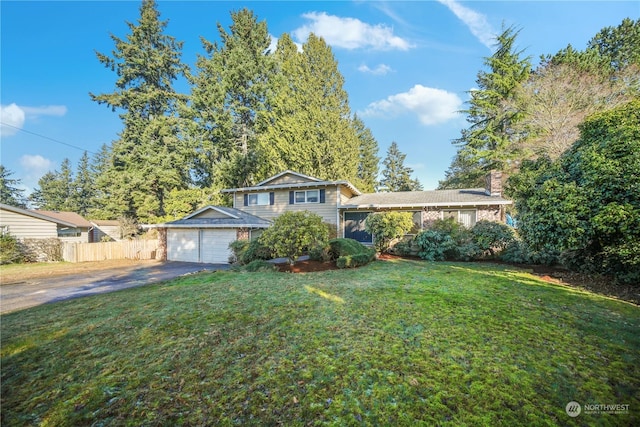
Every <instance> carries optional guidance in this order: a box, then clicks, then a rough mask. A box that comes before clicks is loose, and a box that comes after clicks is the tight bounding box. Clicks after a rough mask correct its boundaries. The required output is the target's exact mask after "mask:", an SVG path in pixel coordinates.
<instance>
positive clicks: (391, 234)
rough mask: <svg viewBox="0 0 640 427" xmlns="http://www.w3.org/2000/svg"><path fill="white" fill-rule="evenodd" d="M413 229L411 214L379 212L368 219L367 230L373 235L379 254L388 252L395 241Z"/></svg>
mask: <svg viewBox="0 0 640 427" xmlns="http://www.w3.org/2000/svg"><path fill="white" fill-rule="evenodd" d="M412 228H413V215H412V214H411V213H410V212H378V213H373V214H371V215H369V216H368V217H367V220H366V221H365V229H366V230H367V232H368V233H371V235H373V241H374V245H375V248H376V251H378V252H381V253H382V252H386V251H387V250H388V249H389V247H390V246H391V243H392V242H393V240H395V239H399V238H400V237H402V236H404V235H405V234H407V233H408V232H409V231H411V229H412Z"/></svg>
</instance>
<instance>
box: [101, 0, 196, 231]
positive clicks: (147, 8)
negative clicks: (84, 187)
mask: <svg viewBox="0 0 640 427" xmlns="http://www.w3.org/2000/svg"><path fill="white" fill-rule="evenodd" d="M127 24H128V26H129V30H130V34H129V35H128V36H127V37H126V39H124V40H123V39H120V38H118V37H116V36H114V35H112V36H111V38H112V39H113V41H114V42H115V50H114V51H113V52H112V55H113V56H112V57H110V56H107V55H104V54H101V53H97V56H98V60H99V61H100V62H101V63H102V64H104V65H105V67H107V68H109V69H111V70H112V71H115V72H116V74H117V76H118V79H117V80H116V89H115V91H114V92H113V93H107V94H100V95H95V94H91V98H92V99H93V100H94V101H96V102H98V103H99V104H106V105H108V106H109V107H111V108H112V110H114V111H115V110H116V109H121V110H123V113H122V114H121V115H120V117H121V119H122V121H123V126H124V129H123V131H122V133H121V134H120V137H119V139H118V140H116V141H114V142H113V143H112V146H111V153H110V156H109V157H110V163H109V164H108V165H107V166H106V167H105V170H104V171H103V175H102V176H101V177H100V179H101V181H102V188H108V189H109V190H108V193H106V194H102V196H103V197H105V196H106V197H108V199H107V200H104V201H103V203H102V209H104V210H105V211H106V212H107V213H109V214H110V215H111V216H112V217H117V216H121V215H128V216H132V217H134V218H136V219H141V220H145V221H148V220H153V219H154V218H157V217H161V216H163V215H164V199H165V197H166V194H167V193H168V192H169V191H171V190H172V189H174V188H185V187H186V186H187V185H188V184H189V181H190V175H189V168H188V162H187V156H188V150H187V147H185V146H184V141H183V140H181V139H180V138H179V131H180V128H179V119H178V117H177V115H176V109H177V103H178V102H179V101H181V100H182V101H183V100H185V99H186V98H185V97H184V96H182V95H180V94H178V93H177V92H176V91H175V90H174V88H173V82H174V81H175V80H176V79H178V78H179V77H180V76H184V75H185V74H186V72H187V67H186V66H185V65H184V64H182V62H181V61H180V55H181V52H180V50H181V49H182V42H177V41H176V40H175V39H174V38H173V37H170V36H168V35H165V34H164V30H165V28H166V26H167V21H160V13H159V12H158V10H157V7H156V3H155V1H153V0H143V2H142V5H141V7H140V19H139V20H138V23H137V25H136V24H132V23H127Z"/></svg>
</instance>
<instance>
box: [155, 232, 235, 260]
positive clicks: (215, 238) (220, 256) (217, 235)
mask: <svg viewBox="0 0 640 427" xmlns="http://www.w3.org/2000/svg"><path fill="white" fill-rule="evenodd" d="M234 240H236V230H231V229H228V230H196V229H177V230H168V231H167V259H168V260H169V261H185V262H206V263H213V264H226V263H228V262H229V255H230V253H231V251H230V250H229V243H231V242H233V241H234Z"/></svg>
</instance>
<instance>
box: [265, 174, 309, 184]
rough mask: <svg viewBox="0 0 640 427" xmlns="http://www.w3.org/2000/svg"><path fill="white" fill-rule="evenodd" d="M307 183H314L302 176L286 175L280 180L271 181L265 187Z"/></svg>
mask: <svg viewBox="0 0 640 427" xmlns="http://www.w3.org/2000/svg"><path fill="white" fill-rule="evenodd" d="M305 182H313V181H312V180H310V179H305V178H302V177H300V176H295V175H290V174H286V175H282V176H281V177H279V178H276V179H274V180H273V181H269V182H268V183H266V184H265V185H280V184H302V183H305Z"/></svg>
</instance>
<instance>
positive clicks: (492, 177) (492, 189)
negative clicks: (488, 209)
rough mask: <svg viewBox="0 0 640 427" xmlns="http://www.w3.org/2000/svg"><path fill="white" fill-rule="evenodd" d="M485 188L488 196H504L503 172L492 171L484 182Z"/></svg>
mask: <svg viewBox="0 0 640 427" xmlns="http://www.w3.org/2000/svg"><path fill="white" fill-rule="evenodd" d="M484 188H485V193H486V194H487V196H497V197H501V196H502V172H500V171H496V170H492V171H491V172H490V173H488V174H487V176H486V177H485V180H484Z"/></svg>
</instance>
